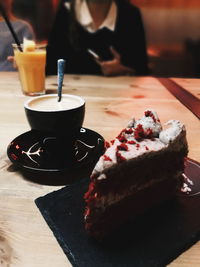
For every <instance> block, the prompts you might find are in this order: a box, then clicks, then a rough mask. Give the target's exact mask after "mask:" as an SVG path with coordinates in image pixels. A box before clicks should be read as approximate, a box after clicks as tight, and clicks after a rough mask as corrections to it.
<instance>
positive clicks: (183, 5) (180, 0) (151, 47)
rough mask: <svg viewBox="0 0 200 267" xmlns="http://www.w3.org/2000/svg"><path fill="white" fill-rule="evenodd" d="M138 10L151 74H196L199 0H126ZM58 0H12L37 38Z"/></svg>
mask: <svg viewBox="0 0 200 267" xmlns="http://www.w3.org/2000/svg"><path fill="white" fill-rule="evenodd" d="M130 1H131V2H132V3H133V4H135V5H137V6H138V7H139V8H140V9H141V12H142V16H143V21H144V26H145V31H146V40H147V48H148V56H149V65H150V68H151V74H152V75H155V76H176V77H183V76H185V77H200V0H130ZM58 3H59V0H14V6H13V9H14V13H15V14H16V15H17V16H19V17H21V18H23V19H25V20H27V21H29V22H30V23H31V24H32V26H33V28H34V30H35V34H36V38H37V40H38V41H44V40H46V39H47V38H48V34H49V32H50V30H51V25H52V22H53V19H54V15H55V12H56V8H57V5H58Z"/></svg>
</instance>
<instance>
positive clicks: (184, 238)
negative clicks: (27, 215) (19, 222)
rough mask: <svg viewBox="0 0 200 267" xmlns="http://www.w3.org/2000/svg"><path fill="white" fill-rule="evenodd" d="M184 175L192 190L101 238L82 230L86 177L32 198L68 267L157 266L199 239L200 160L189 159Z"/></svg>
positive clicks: (170, 259)
mask: <svg viewBox="0 0 200 267" xmlns="http://www.w3.org/2000/svg"><path fill="white" fill-rule="evenodd" d="M186 174H187V176H188V177H189V178H190V179H191V180H192V181H193V183H194V185H193V189H194V192H195V194H192V192H190V194H188V195H187V194H185V193H184V194H182V193H180V194H178V195H177V198H176V199H173V200H171V201H170V202H168V203H166V204H164V205H162V206H160V207H157V208H154V209H152V210H151V211H150V212H149V213H146V214H145V215H144V216H142V217H140V219H139V220H138V221H134V222H129V223H128V224H126V225H125V227H124V226H123V227H122V228H121V229H119V231H118V232H117V233H116V234H115V235H114V236H111V237H110V239H109V240H106V242H103V243H98V242H97V241H95V240H93V239H92V238H90V237H89V236H88V235H87V233H86V232H85V230H84V225H83V212H84V206H85V204H84V201H83V194H84V193H85V192H86V191H87V186H88V182H89V180H88V179H85V180H82V181H81V182H79V183H76V184H73V185H69V186H66V187H64V188H62V189H60V190H58V191H54V192H52V193H50V194H47V195H45V196H43V197H40V198H38V199H36V201H35V202H36V205H37V206H38V208H39V209H40V212H41V213H42V215H43V217H44V219H45V220H46V222H47V224H48V225H49V227H50V228H51V230H52V231H53V234H54V235H55V237H56V239H57V241H58V242H59V244H60V246H61V247H62V249H63V251H64V253H65V254H66V256H67V257H68V259H69V260H70V262H71V264H72V265H73V266H77V267H93V266H95V267H102V266H103V267H111V266H112V267H129V266H130V267H132V266H134V267H161V266H166V265H167V264H169V263H170V262H171V261H172V260H174V259H175V258H176V257H177V256H179V255H180V254H181V253H182V252H183V251H185V250H186V249H188V248H189V247H190V246H192V245H193V244H194V243H195V242H197V241H198V240H199V239H200V212H199V211H200V194H199V191H200V190H199V191H198V188H197V187H199V186H200V165H199V164H198V163H197V162H195V161H192V160H189V161H188V166H187V170H186ZM199 189H200V187H199Z"/></svg>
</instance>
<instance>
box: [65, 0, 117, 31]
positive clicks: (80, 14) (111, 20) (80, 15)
mask: <svg viewBox="0 0 200 267" xmlns="http://www.w3.org/2000/svg"><path fill="white" fill-rule="evenodd" d="M66 7H67V8H69V6H67V5H66ZM75 13H76V18H77V21H78V22H79V23H80V24H81V26H82V27H83V28H84V29H86V30H87V31H88V32H96V31H97V30H99V29H102V28H104V27H105V28H107V29H109V30H111V31H114V30H115V24H116V19H117V5H116V3H115V1H113V2H112V4H111V6H110V9H109V11H108V14H107V16H106V18H105V20H104V21H103V23H102V24H101V25H100V26H99V27H98V28H96V27H95V25H94V22H93V19H92V16H91V14H90V11H89V8H88V5H87V2H86V0H77V1H76V5H75Z"/></svg>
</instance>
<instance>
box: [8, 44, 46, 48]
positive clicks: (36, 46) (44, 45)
mask: <svg viewBox="0 0 200 267" xmlns="http://www.w3.org/2000/svg"><path fill="white" fill-rule="evenodd" d="M12 47H13V48H18V49H19V48H20V47H21V48H22V49H23V47H24V45H23V44H20V46H19V45H18V44H15V43H13V44H12ZM46 47H47V44H35V48H36V49H38V48H46Z"/></svg>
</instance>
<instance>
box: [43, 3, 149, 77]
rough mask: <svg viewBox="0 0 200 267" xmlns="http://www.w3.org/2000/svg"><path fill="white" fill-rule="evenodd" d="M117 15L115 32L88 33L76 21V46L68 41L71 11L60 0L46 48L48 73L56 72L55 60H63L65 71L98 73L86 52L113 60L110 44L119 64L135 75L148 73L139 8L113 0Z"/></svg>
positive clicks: (96, 67)
mask: <svg viewBox="0 0 200 267" xmlns="http://www.w3.org/2000/svg"><path fill="white" fill-rule="evenodd" d="M116 3H117V6H118V14H117V21H116V27H115V31H114V32H113V31H110V30H109V29H107V28H103V29H100V30H98V31H97V32H95V33H90V32H87V31H86V30H84V29H83V27H82V26H81V25H80V24H79V23H76V33H77V36H78V47H77V46H76V45H75V44H73V43H72V42H70V40H69V36H70V28H69V25H70V21H71V20H70V13H69V12H70V11H69V10H67V9H66V7H65V6H64V5H63V3H62V4H61V5H60V8H59V9H58V12H57V15H56V18H55V21H54V24H53V27H52V31H51V34H50V36H49V40H48V47H47V64H46V73H47V75H51V74H56V73H57V60H58V59H59V58H63V59H66V71H65V72H66V73H72V74H96V75H101V74H102V72H101V69H100V67H99V65H98V64H97V63H96V62H95V61H94V59H93V57H92V56H91V55H90V54H89V53H88V51H87V49H92V50H93V51H95V52H96V53H97V54H98V55H99V56H100V57H101V58H102V59H103V60H110V59H112V55H111V53H110V49H109V47H110V46H112V47H113V48H114V49H115V50H116V51H117V52H118V53H119V54H120V55H121V61H122V64H124V65H125V66H128V67H131V68H133V69H134V70H135V72H136V75H146V74H148V67H147V54H146V43H145V34H144V28H143V23H142V19H141V14H140V11H139V9H138V8H137V7H135V6H133V5H130V4H128V3H127V2H125V1H124V0H116Z"/></svg>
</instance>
